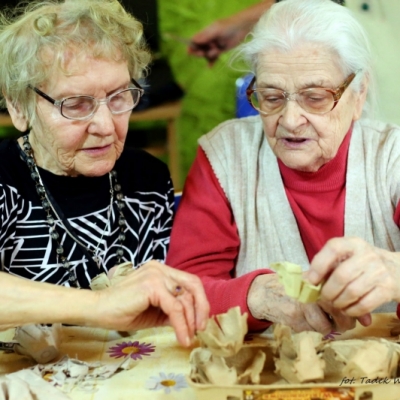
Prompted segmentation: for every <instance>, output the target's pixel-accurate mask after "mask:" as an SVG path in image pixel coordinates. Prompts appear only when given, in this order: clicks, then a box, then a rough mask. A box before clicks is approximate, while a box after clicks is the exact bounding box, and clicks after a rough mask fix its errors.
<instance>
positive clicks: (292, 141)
mask: <svg viewBox="0 0 400 400" xmlns="http://www.w3.org/2000/svg"><path fill="white" fill-rule="evenodd" d="M283 140H284V141H285V142H289V143H304V142H306V141H308V140H309V139H306V138H283Z"/></svg>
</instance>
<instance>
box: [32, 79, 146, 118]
mask: <svg viewBox="0 0 400 400" xmlns="http://www.w3.org/2000/svg"><path fill="white" fill-rule="evenodd" d="M131 81H132V83H133V84H134V85H135V86H136V87H132V88H127V89H122V90H119V91H118V92H115V93H113V94H110V95H109V96H107V97H106V98H104V99H96V98H95V97H93V96H83V95H82V96H81V95H79V96H69V97H64V98H63V99H61V100H54V99H53V98H51V97H50V96H49V95H47V94H46V93H44V92H42V91H41V90H40V89H38V88H37V87H34V86H31V85H28V87H29V88H30V89H32V90H33V91H35V92H36V93H37V94H38V95H39V96H41V97H43V98H44V99H46V100H47V101H49V102H50V103H51V104H53V105H54V106H56V107H57V108H58V109H59V110H60V113H61V115H62V116H63V117H65V118H68V119H73V120H81V121H83V120H87V119H89V118H91V117H92V116H93V115H94V114H95V112H96V111H97V109H98V108H99V106H100V104H107V106H108V108H109V110H110V111H111V113H112V114H117V115H118V114H123V113H126V112H128V111H132V110H133V109H134V108H135V107H136V106H137V105H138V103H139V100H140V98H141V97H142V96H143V93H144V89H143V88H142V87H141V86H140V85H139V83H137V82H136V81H135V80H134V79H132V80H131Z"/></svg>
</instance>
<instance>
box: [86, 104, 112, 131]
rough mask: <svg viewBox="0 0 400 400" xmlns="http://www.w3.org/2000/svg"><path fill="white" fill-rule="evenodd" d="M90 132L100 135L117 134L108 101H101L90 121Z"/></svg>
mask: <svg viewBox="0 0 400 400" xmlns="http://www.w3.org/2000/svg"><path fill="white" fill-rule="evenodd" d="M89 132H90V133H95V134H98V135H104V136H108V135H112V134H113V133H114V132H115V126H114V118H113V114H112V113H111V111H110V109H109V108H108V104H107V101H106V100H103V101H99V103H98V107H97V110H96V111H95V113H94V115H93V117H92V119H91V120H90V126H89Z"/></svg>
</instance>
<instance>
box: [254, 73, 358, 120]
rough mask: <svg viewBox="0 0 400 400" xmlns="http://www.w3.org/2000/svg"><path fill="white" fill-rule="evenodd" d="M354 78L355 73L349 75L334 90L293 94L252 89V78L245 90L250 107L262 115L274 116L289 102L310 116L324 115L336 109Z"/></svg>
mask: <svg viewBox="0 0 400 400" xmlns="http://www.w3.org/2000/svg"><path fill="white" fill-rule="evenodd" d="M355 76H356V74H355V73H352V74H351V75H349V76H348V77H347V78H346V80H345V81H344V82H343V83H342V84H341V85H340V86H339V87H337V88H336V89H329V88H318V87H317V88H307V89H302V90H299V91H298V92H295V93H288V92H285V91H284V90H280V89H273V88H264V89H263V88H260V89H258V88H256V89H253V86H254V84H255V82H256V77H254V78H253V79H252V81H251V82H250V84H249V86H248V87H247V89H246V95H247V100H248V101H249V103H250V104H251V105H252V107H254V108H255V109H256V110H257V111H258V112H260V113H261V114H263V115H271V114H276V113H278V112H280V111H282V110H283V108H284V107H285V106H286V103H287V102H288V101H289V100H295V101H297V103H298V104H299V105H300V107H301V108H302V109H303V110H305V111H307V112H309V113H311V114H325V113H328V112H329V111H332V110H333V109H334V108H335V107H336V104H337V103H338V101H339V100H340V98H341V97H342V95H343V93H344V91H345V90H346V89H347V87H348V86H349V85H350V83H351V82H352V81H353V79H354V77H355Z"/></svg>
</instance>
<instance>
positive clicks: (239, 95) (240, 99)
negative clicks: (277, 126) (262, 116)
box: [236, 74, 258, 118]
mask: <svg viewBox="0 0 400 400" xmlns="http://www.w3.org/2000/svg"><path fill="white" fill-rule="evenodd" d="M253 76H254V75H253V74H248V75H245V76H243V77H240V78H238V79H236V117H237V118H243V117H249V116H250V115H257V114H258V111H257V110H255V109H254V108H253V107H252V106H251V105H250V103H249V102H248V100H247V96H246V89H247V86H249V83H250V82H251V80H252V79H253Z"/></svg>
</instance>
